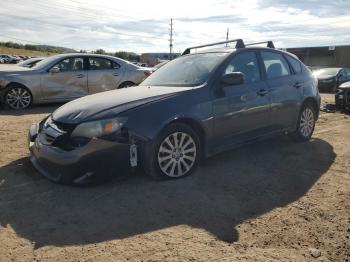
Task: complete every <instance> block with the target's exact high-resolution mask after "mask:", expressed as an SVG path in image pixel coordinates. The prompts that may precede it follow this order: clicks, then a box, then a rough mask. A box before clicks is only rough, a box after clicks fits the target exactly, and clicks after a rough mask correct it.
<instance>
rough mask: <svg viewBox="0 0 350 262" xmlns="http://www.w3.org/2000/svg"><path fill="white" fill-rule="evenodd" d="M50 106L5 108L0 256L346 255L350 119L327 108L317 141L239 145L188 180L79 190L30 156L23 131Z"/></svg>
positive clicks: (133, 180)
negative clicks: (41, 170) (39, 168)
mask: <svg viewBox="0 0 350 262" xmlns="http://www.w3.org/2000/svg"><path fill="white" fill-rule="evenodd" d="M323 98H324V100H329V101H331V99H332V96H324V97H323ZM54 108H55V107H52V106H51V107H36V108H33V109H31V110H29V111H26V112H22V113H15V112H11V111H4V110H2V111H0V243H1V245H0V261H1V262H2V261H33V260H39V261H63V260H72V261H240V260H242V261H271V260H272V261H347V260H346V259H348V260H350V239H349V237H350V171H349V170H350V142H349V141H350V116H347V115H345V114H342V113H322V114H321V116H320V120H319V122H318V123H317V127H316V132H315V135H314V138H313V139H312V141H311V142H308V143H302V144H294V143H292V142H291V141H290V140H289V139H288V138H287V137H280V138H276V139H274V140H272V141H265V142H261V143H258V144H255V145H251V146H248V147H244V148H240V149H237V150H234V151H232V152H228V153H225V154H221V155H218V156H216V157H214V158H211V159H208V160H206V161H205V162H204V163H202V165H201V167H200V168H199V169H198V171H197V172H196V173H195V174H194V175H193V176H191V177H188V178H186V179H182V180H177V181H165V182H154V181H152V180H150V179H148V178H147V177H146V176H144V175H143V174H142V173H131V174H122V175H120V176H119V177H118V178H116V179H115V180H113V181H111V182H109V183H107V184H103V185H99V186H95V187H89V188H74V187H67V186H60V185H56V184H53V183H51V182H49V181H47V180H45V179H43V178H42V177H41V176H40V175H39V174H38V172H36V171H35V170H34V169H33V168H32V166H31V165H30V163H29V160H28V150H27V144H26V139H27V130H28V128H29V126H30V124H31V123H32V122H34V121H38V120H39V119H41V118H43V117H44V116H45V115H46V114H48V113H49V112H51V111H52V110H54ZM96 164H98V163H96ZM116 173H117V171H116ZM315 257H316V258H315Z"/></svg>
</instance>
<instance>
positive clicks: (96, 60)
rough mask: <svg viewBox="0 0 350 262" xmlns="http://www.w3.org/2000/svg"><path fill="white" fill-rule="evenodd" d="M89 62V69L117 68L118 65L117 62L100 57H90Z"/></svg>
mask: <svg viewBox="0 0 350 262" xmlns="http://www.w3.org/2000/svg"><path fill="white" fill-rule="evenodd" d="M89 64H90V70H107V69H118V68H119V67H120V66H119V65H118V64H117V63H115V62H113V61H111V60H109V59H105V58H101V57H90V58H89Z"/></svg>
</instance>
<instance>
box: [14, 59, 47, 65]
mask: <svg viewBox="0 0 350 262" xmlns="http://www.w3.org/2000/svg"><path fill="white" fill-rule="evenodd" d="M41 60H42V59H41V58H30V59H27V60H24V61H22V62H19V63H17V65H18V66H24V67H33V66H35V65H36V64H37V63H39V62H40V61H41Z"/></svg>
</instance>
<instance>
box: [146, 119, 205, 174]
mask: <svg viewBox="0 0 350 262" xmlns="http://www.w3.org/2000/svg"><path fill="white" fill-rule="evenodd" d="M152 151H153V152H152V153H151V154H152V157H150V158H148V159H147V160H146V161H147V162H148V163H147V164H146V172H147V173H148V174H149V175H150V176H151V177H153V178H156V179H166V178H167V179H174V178H181V177H185V176H188V175H190V174H191V173H193V171H194V170H195V168H196V166H197V164H198V161H199V158H200V143H199V139H198V136H197V134H196V133H195V132H194V131H193V130H192V128H190V127H189V126H187V125H185V124H182V123H176V124H171V125H169V126H168V127H167V128H166V129H165V130H164V131H163V132H162V133H161V134H160V136H159V137H158V139H157V141H156V143H155V146H154V148H153V150H152Z"/></svg>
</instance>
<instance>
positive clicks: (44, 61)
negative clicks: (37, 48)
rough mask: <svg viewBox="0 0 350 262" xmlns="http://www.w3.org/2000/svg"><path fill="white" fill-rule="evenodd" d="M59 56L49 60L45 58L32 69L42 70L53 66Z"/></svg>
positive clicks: (51, 57)
mask: <svg viewBox="0 0 350 262" xmlns="http://www.w3.org/2000/svg"><path fill="white" fill-rule="evenodd" d="M57 57H58V56H56V55H54V56H50V57H48V58H44V59H43V60H41V61H40V62H38V63H37V64H36V65H35V66H33V67H32V69H42V68H44V67H46V66H47V65H49V64H51V63H52V62H53V61H55V60H56V59H57Z"/></svg>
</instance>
